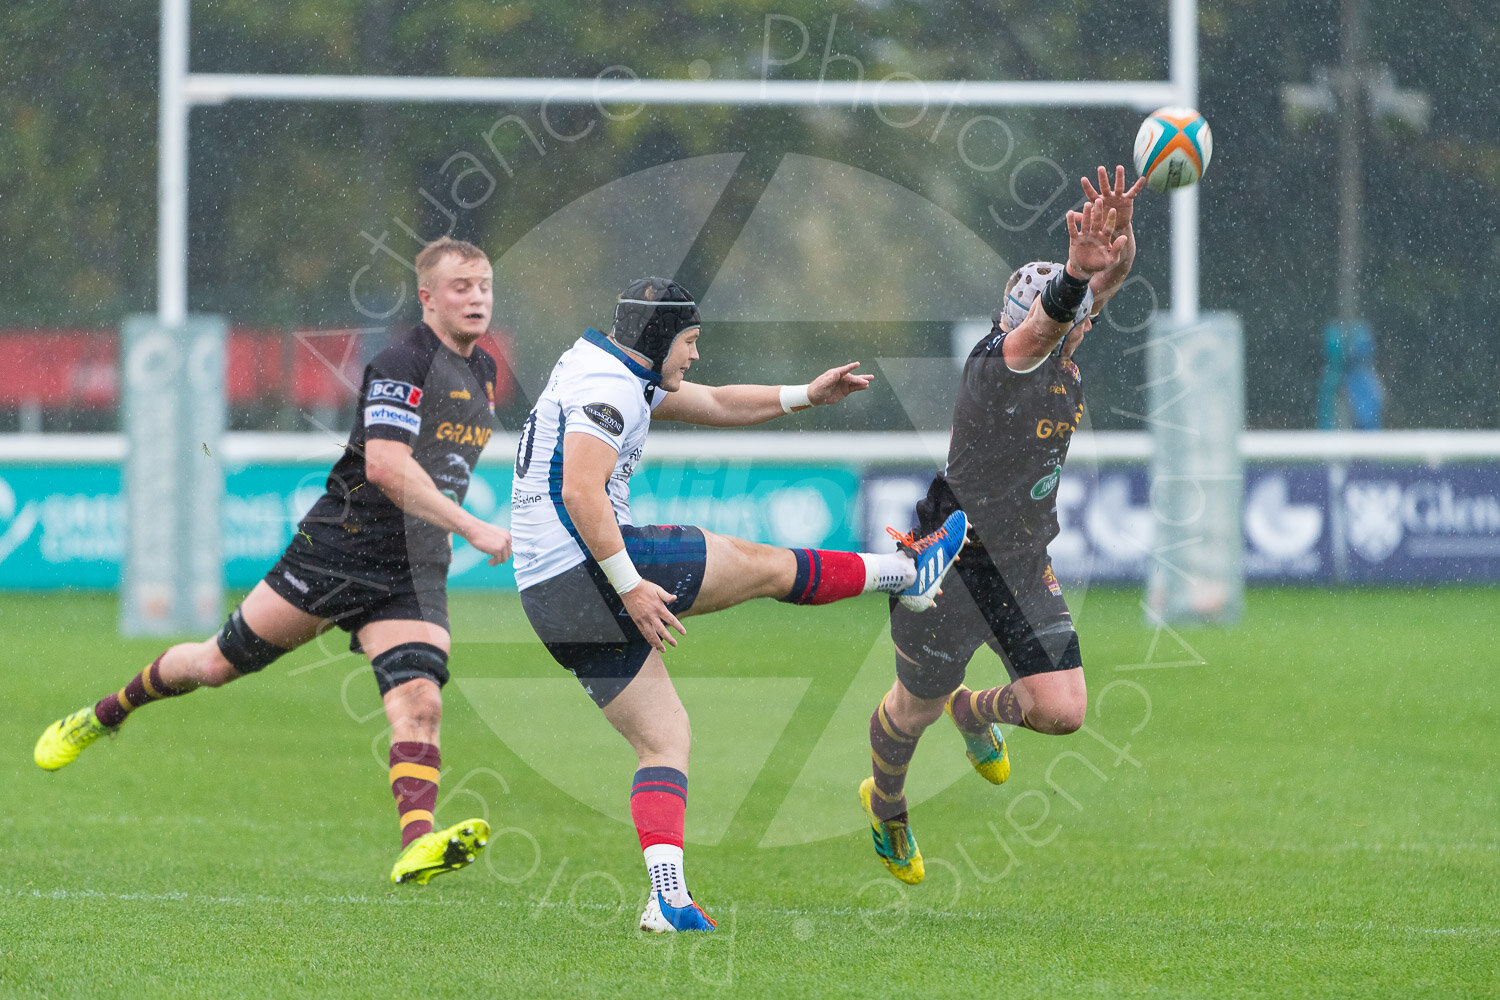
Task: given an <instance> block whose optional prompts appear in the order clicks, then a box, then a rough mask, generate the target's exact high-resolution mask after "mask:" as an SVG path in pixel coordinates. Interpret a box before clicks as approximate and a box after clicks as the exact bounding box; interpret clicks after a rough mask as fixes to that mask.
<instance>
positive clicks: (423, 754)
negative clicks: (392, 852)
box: [391, 742, 442, 851]
mask: <svg viewBox="0 0 1500 1000" xmlns="http://www.w3.org/2000/svg"><path fill="white" fill-rule="evenodd" d="M441 766H442V755H441V754H440V753H439V752H438V748H437V747H435V746H433V745H432V744H431V743H418V742H401V743H392V744H391V795H392V796H393V797H394V798H395V799H396V815H397V816H398V817H399V818H400V822H401V849H402V850H403V851H404V850H406V847H407V845H409V844H410V843H411V842H412V841H413V840H416V839H417V838H418V837H420V836H422V835H423V834H428V833H431V832H432V811H433V809H435V808H436V807H437V794H438V768H439V767H441Z"/></svg>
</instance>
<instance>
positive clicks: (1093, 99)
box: [123, 0, 1198, 629]
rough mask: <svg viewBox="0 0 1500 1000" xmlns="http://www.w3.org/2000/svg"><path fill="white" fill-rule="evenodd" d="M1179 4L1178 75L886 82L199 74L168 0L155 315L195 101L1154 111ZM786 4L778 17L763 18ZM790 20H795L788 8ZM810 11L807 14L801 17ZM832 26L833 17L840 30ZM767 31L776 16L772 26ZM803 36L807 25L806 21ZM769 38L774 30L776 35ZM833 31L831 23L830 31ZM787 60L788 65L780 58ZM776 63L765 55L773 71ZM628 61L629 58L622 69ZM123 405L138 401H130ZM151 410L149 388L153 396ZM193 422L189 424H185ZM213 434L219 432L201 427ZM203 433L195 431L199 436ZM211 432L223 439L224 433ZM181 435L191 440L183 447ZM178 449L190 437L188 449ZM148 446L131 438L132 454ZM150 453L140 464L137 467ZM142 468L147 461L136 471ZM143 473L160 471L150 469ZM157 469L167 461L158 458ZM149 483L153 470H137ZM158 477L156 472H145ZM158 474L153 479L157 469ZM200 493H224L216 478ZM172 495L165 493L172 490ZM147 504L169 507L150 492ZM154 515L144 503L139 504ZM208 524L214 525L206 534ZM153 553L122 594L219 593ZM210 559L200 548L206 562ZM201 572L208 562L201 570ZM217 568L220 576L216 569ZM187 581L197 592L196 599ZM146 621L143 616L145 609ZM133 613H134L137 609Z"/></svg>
mask: <svg viewBox="0 0 1500 1000" xmlns="http://www.w3.org/2000/svg"><path fill="white" fill-rule="evenodd" d="M1166 2H1167V4H1168V9H1169V31H1170V51H1169V54H1168V78H1167V79H1166V80H1143V81H1090V80H1074V81H1001V80H992V81H968V80H965V81H959V80H940V81H921V80H917V79H914V78H910V79H902V78H901V77H909V76H910V75H909V74H899V73H898V74H893V75H892V76H890V77H887V78H885V79H882V80H879V81H870V80H865V79H863V77H862V76H861V78H860V79H857V80H853V81H839V82H832V81H824V80H815V81H792V80H771V79H765V78H763V79H759V80H755V79H741V80H642V79H639V78H636V77H635V75H634V74H633V73H630V72H629V71H628V69H627V70H625V75H623V76H607V75H606V74H600V76H599V77H596V78H594V79H555V78H551V79H549V78H472V77H465V78H431V77H393V76H329V75H290V74H225V73H197V72H193V71H192V69H191V60H190V51H191V37H190V31H189V25H190V9H191V4H190V0H162V4H161V39H160V102H161V106H160V132H159V144H158V179H157V194H158V217H157V304H156V310H157V311H156V316H155V326H156V328H157V330H158V331H161V332H162V333H164V334H165V333H171V332H174V331H182V330H184V329H185V328H186V327H188V326H191V325H193V321H192V320H190V318H189V314H188V308H189V296H188V260H187V257H188V183H189V157H188V127H189V116H190V114H191V112H192V110H193V108H195V107H202V106H208V105H218V104H223V103H224V102H227V101H237V100H275V101H282V102H298V101H340V102H370V101H376V102H461V103H490V104H521V105H532V106H540V107H541V108H542V110H543V111H545V109H546V108H547V107H548V106H549V105H555V104H597V105H599V106H600V107H601V109H602V107H603V106H605V105H611V104H612V105H703V104H712V105H731V106H739V107H768V106H796V105H804V106H805V105H828V106H833V105H837V106H839V107H846V108H847V107H873V108H875V109H876V110H877V111H879V110H880V109H881V108H896V107H922V108H924V109H925V108H927V107H929V106H931V107H944V108H953V107H961V108H978V107H987V108H997V107H1023V106H1030V107H1121V108H1131V109H1134V110H1136V111H1138V112H1142V113H1144V112H1147V111H1150V110H1152V109H1154V108H1156V107H1161V106H1164V105H1186V106H1190V107H1195V106H1196V105H1197V98H1198V70H1197V66H1198V37H1197V20H1198V6H1197V0H1166ZM774 17H776V15H769V16H768V18H767V22H766V23H767V25H768V26H769V23H770V20H771V19H772V18H774ZM784 20H787V21H794V20H795V19H792V18H784ZM799 23H800V22H799ZM831 30H832V25H831V24H830V31H831ZM767 31H768V32H769V27H768V29H767ZM804 34H805V30H804ZM767 37H768V38H769V33H768V34H767ZM830 37H831V35H830ZM783 64H784V63H783ZM771 65H773V63H772V62H771V61H770V60H769V59H767V65H766V68H765V69H763V71H762V72H763V74H768V72H769V68H770V66H771ZM621 69H624V68H623V67H622V68H621ZM1170 240H1171V292H1170V296H1171V298H1170V310H1171V320H1172V322H1173V323H1174V325H1177V326H1179V327H1181V326H1188V325H1191V324H1192V323H1194V322H1195V321H1196V320H1197V317H1198V192H1197V189H1196V188H1195V187H1190V188H1186V189H1182V190H1179V191H1177V192H1174V193H1173V195H1172V197H1171V237H1170ZM126 403H127V409H130V408H131V407H130V403H131V401H130V400H129V399H127V400H126ZM145 405H146V406H147V408H148V409H149V408H150V406H149V400H148V401H146V404H145ZM184 433H185V432H184ZM204 435H205V436H213V434H212V432H208V431H205V432H204ZM194 440H197V438H196V437H195V438H194ZM215 442H217V438H216V437H215ZM184 447H187V446H186V445H185V446H184ZM179 450H181V449H179ZM213 451H214V449H211V448H210V447H209V446H208V443H207V442H204V443H203V453H204V457H205V459H206V461H207V463H208V466H207V467H206V466H204V465H202V464H201V463H197V464H194V465H193V466H192V471H193V474H194V475H195V476H198V477H199V478H200V479H201V478H203V477H204V476H207V477H208V478H209V479H210V480H211V479H213V478H215V477H219V478H221V474H220V472H219V470H218V459H217V458H215V457H214V456H213V454H212V453H213ZM137 453H142V454H143V453H144V449H132V450H131V454H137ZM140 464H141V463H139V462H133V463H131V464H130V467H131V468H136V467H137V466H138V465H140ZM137 471H138V472H140V471H141V470H140V469H137ZM145 471H146V472H151V471H152V470H150V469H147V470H145ZM157 471H159V470H157ZM136 478H137V479H140V480H142V481H144V479H143V477H142V476H140V475H138V476H137V477H136ZM148 478H149V477H148ZM155 480H161V482H160V484H159V485H160V487H161V488H160V493H161V495H162V496H163V497H168V496H170V495H172V494H174V493H175V492H180V491H181V489H182V488H185V487H184V484H182V483H174V482H168V481H167V480H166V479H164V478H163V477H162V476H160V475H157V476H156V477H155ZM155 480H153V481H155ZM204 495H211V496H214V497H217V493H216V492H215V491H213V490H211V489H210V490H206V492H204ZM163 502H165V501H163ZM136 506H137V508H138V509H140V510H141V511H143V512H144V511H149V510H150V509H152V508H153V507H157V506H160V505H159V504H155V503H147V502H144V501H143V502H142V503H141V504H138V505H136ZM142 516H143V517H144V516H145V515H144V514H143V515H142ZM195 517H196V520H197V521H198V523H199V529H200V530H199V535H201V536H202V537H201V538H199V536H194V537H195V538H199V542H198V544H195V545H193V546H192V548H194V549H195V550H196V549H200V548H201V549H202V550H204V551H209V550H213V551H216V546H217V544H218V541H217V524H218V514H217V511H216V510H199V511H197V512H196V515H195ZM152 527H153V525H149V524H145V523H140V524H138V523H137V519H136V518H134V517H133V518H131V521H130V525H129V528H128V533H129V536H130V539H131V541H130V542H129V544H128V548H129V549H130V551H132V552H135V551H139V552H147V551H149V550H150V548H151V546H150V544H149V540H150V538H151V537H173V536H175V537H182V531H183V525H181V524H174V525H163V524H159V523H158V524H155V525H154V529H155V533H154V535H153V532H152V530H150V529H151V528H152ZM205 532H206V533H205ZM148 562H150V560H149V559H147V558H145V557H144V556H142V558H141V559H139V560H136V559H131V560H129V563H128V564H127V573H126V579H127V580H130V581H132V586H131V587H129V588H127V590H126V593H125V594H124V595H123V598H124V601H123V603H124V605H125V606H126V607H127V609H129V608H132V607H134V606H135V605H137V604H141V605H143V606H145V605H147V604H150V605H152V606H153V607H158V608H170V607H187V606H188V605H189V604H196V605H197V606H199V607H207V606H209V605H212V604H214V603H215V602H214V601H213V599H212V596H211V595H209V589H210V584H212V583H213V581H212V580H210V579H203V580H198V581H197V583H196V584H195V585H188V584H185V583H184V580H183V574H182V573H175V574H174V573H173V572H170V571H169V570H170V568H165V569H163V570H162V571H161V572H158V573H156V574H154V575H152V574H146V575H145V576H151V579H149V580H148V579H146V578H145V576H143V575H142V574H141V573H139V572H134V571H132V569H131V564H135V563H140V564H145V563H148ZM204 562H205V560H203V559H198V560H196V564H202V563H204ZM196 564H195V565H196ZM194 572H195V573H196V572H198V569H196V568H195V569H194ZM210 575H211V574H210ZM173 588H175V591H176V592H177V596H176V597H175V598H174V599H173V600H169V601H165V602H164V601H163V600H159V599H154V598H152V597H151V594H152V593H156V592H165V591H167V590H172V589H173ZM190 592H196V593H198V594H199V598H198V600H197V601H196V602H192V601H190V600H189V597H190ZM135 617H136V619H138V618H139V616H135ZM132 620H135V619H132V617H131V615H130V614H127V615H126V621H127V622H129V621H132ZM155 620H156V621H157V623H158V626H159V627H160V628H162V629H168V628H173V627H184V623H185V622H186V623H193V624H201V622H198V621H197V620H196V619H192V618H188V619H184V618H182V617H181V616H177V617H176V618H175V619H174V618H173V615H171V614H166V613H163V614H162V615H158V616H157V618H156V619H155Z"/></svg>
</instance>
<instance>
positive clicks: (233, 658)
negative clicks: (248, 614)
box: [216, 608, 287, 674]
mask: <svg viewBox="0 0 1500 1000" xmlns="http://www.w3.org/2000/svg"><path fill="white" fill-rule="evenodd" d="M216 638H217V639H218V642H219V652H221V653H223V654H224V659H226V660H228V661H229V665H230V666H231V667H234V669H236V670H238V671H239V672H240V673H242V674H253V673H255V672H256V671H259V670H264V669H265V668H266V667H267V666H269V665H270V664H271V663H273V662H274V661H275V660H276V659H277V658H278V657H280V656H281V655H282V654H283V653H285V652H287V650H285V649H282V648H281V647H280V646H278V645H276V644H275V643H271V642H267V641H266V640H264V639H262V638H261V637H260V636H258V635H256V634H255V633H254V632H253V631H251V629H250V626H249V625H246V624H245V616H244V615H242V614H240V609H239V608H235V609H234V611H233V612H231V613H230V615H229V620H228V621H226V622H225V623H224V627H223V628H221V629H219V634H218V636H217V637H216Z"/></svg>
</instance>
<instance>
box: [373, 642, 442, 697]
mask: <svg viewBox="0 0 1500 1000" xmlns="http://www.w3.org/2000/svg"><path fill="white" fill-rule="evenodd" d="M370 666H372V667H374V668H375V683H376V684H378V685H380V694H381V697H384V696H385V694H386V693H387V692H388V691H390V690H391V689H392V688H395V687H399V686H400V685H402V684H405V683H406V682H407V681H414V680H416V679H417V678H419V677H426V678H427V679H428V680H431V681H436V682H437V686H438V687H442V686H443V685H444V684H447V683H448V654H447V653H445V652H443V651H442V650H441V649H438V648H437V647H436V646H434V645H432V644H431V643H426V642H403V643H402V644H401V645H399V646H392V647H391V648H390V649H388V650H386V651H385V652H384V653H381V654H380V655H379V656H377V657H375V658H374V659H372V660H371V661H370Z"/></svg>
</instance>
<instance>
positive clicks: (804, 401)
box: [781, 385, 812, 413]
mask: <svg viewBox="0 0 1500 1000" xmlns="http://www.w3.org/2000/svg"><path fill="white" fill-rule="evenodd" d="M811 405H812V400H810V399H808V398H807V386H806V385H784V386H782V387H781V412H782V413H791V412H792V411H793V410H795V409H796V408H797V407H799V406H811Z"/></svg>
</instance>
